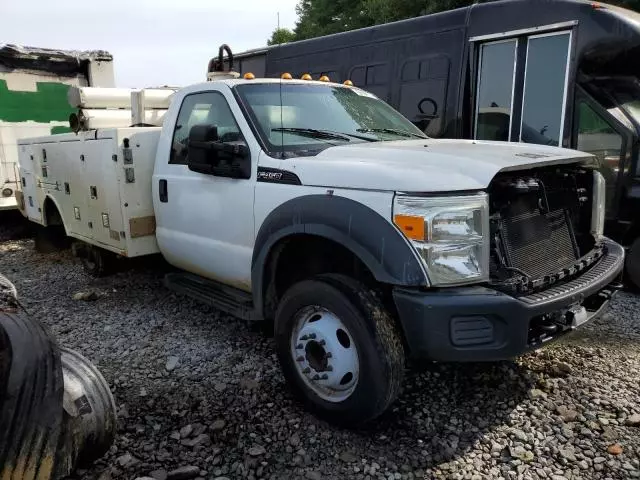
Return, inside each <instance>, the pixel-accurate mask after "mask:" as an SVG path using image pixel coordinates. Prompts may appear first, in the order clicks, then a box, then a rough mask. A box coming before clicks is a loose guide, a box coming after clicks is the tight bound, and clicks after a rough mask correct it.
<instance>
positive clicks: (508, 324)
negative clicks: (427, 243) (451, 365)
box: [393, 241, 624, 361]
mask: <svg viewBox="0 0 640 480" xmlns="http://www.w3.org/2000/svg"><path fill="white" fill-rule="evenodd" d="M606 247H607V248H606V252H607V253H606V254H605V255H604V256H603V257H602V258H601V259H600V260H599V261H598V263H596V264H595V265H594V266H593V267H591V269H589V270H588V271H586V272H585V273H583V274H582V275H580V276H579V277H576V278H574V279H573V280H571V281H569V282H567V283H564V284H562V285H558V286H554V287H551V288H548V289H546V290H544V291H542V292H538V293H535V294H532V295H529V296H525V297H517V298H516V297H512V296H510V295H507V294H504V293H501V292H497V291H495V290H493V289H490V288H487V287H481V286H478V287H457V288H446V289H438V290H432V291H424V290H422V291H419V290H414V289H405V288H396V289H394V292H393V296H394V300H395V303H396V307H397V310H398V314H399V318H400V323H401V325H402V327H403V330H404V334H405V338H406V341H407V344H408V346H409V350H410V354H411V356H413V357H421V358H429V359H432V360H438V361H493V360H504V359H509V358H514V357H517V356H518V355H521V354H523V353H525V352H527V351H530V350H533V349H536V348H538V347H539V346H541V345H542V344H544V343H546V342H548V341H550V340H554V339H556V338H558V337H559V336H561V335H562V334H564V333H567V332H569V331H572V330H574V329H575V328H577V326H578V325H583V324H584V323H586V322H588V321H591V320H593V319H595V318H597V317H599V316H600V315H601V314H602V313H603V312H604V310H605V309H606V306H607V304H608V303H609V301H610V300H611V298H612V297H613V295H614V294H615V292H616V289H615V288H613V287H612V284H613V283H614V282H616V281H617V278H618V277H619V276H620V274H621V272H622V270H623V267H624V249H623V248H622V247H621V246H620V245H618V244H617V243H614V242H611V241H607V243H606ZM580 307H584V308H585V310H581V309H580Z"/></svg>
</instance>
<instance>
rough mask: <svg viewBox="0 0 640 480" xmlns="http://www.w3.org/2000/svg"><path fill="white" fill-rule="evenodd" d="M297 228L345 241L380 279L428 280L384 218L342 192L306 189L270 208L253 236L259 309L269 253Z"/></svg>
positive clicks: (401, 281) (407, 282)
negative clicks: (307, 192) (309, 191)
mask: <svg viewBox="0 0 640 480" xmlns="http://www.w3.org/2000/svg"><path fill="white" fill-rule="evenodd" d="M296 234H308V235H315V236H319V237H324V238H327V239H329V240H332V241H334V242H336V243H339V244H340V245H343V246H344V247H345V248H347V249H348V250H350V251H351V252H352V253H353V254H354V255H356V256H357V257H358V258H359V259H360V260H361V261H362V263H363V264H364V265H366V266H367V268H368V269H369V270H370V271H371V273H372V274H373V276H374V277H375V279H376V280H377V281H379V282H381V283H386V284H390V285H398V286H406V287H416V286H425V285H428V281H427V277H426V275H425V272H424V269H423V267H422V264H421V263H420V260H419V259H418V257H417V255H416V253H415V251H414V250H413V248H412V247H411V246H410V245H409V243H408V242H407V241H406V239H405V238H404V237H403V236H402V234H401V233H400V232H398V230H397V229H396V227H395V226H394V225H393V224H392V223H390V222H389V221H388V220H387V219H385V218H384V217H382V216H381V215H380V214H378V213H377V212H375V211H374V210H372V209H371V208H369V207H367V206H366V205H363V204H362V203H359V202H357V201H355V200H351V199H348V198H345V197H340V196H334V195H306V196H303V197H298V198H294V199H292V200H289V201H287V202H285V203H283V204H282V205H280V206H278V207H277V208H276V209H274V210H273V211H272V212H271V213H270V214H269V215H268V216H267V218H266V219H265V220H264V222H263V223H262V225H261V226H260V230H259V231H258V235H257V236H256V242H255V246H254V251H253V258H252V262H251V283H252V287H253V288H252V290H253V296H254V307H255V308H256V310H257V311H258V313H260V314H262V310H263V300H264V299H263V295H264V286H265V285H264V282H265V269H266V266H267V261H268V259H269V253H270V252H271V249H272V248H273V247H274V246H275V245H276V244H277V243H278V242H279V241H281V240H282V239H284V238H286V237H288V236H291V235H296Z"/></svg>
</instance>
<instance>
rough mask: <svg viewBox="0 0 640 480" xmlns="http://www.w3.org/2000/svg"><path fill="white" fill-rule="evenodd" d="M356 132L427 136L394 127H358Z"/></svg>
mask: <svg viewBox="0 0 640 480" xmlns="http://www.w3.org/2000/svg"><path fill="white" fill-rule="evenodd" d="M358 132H361V133H370V132H371V133H392V134H394V135H400V136H401V137H418V138H427V137H425V136H423V135H420V134H418V133H413V132H407V131H405V130H396V129H395V128H359V129H358Z"/></svg>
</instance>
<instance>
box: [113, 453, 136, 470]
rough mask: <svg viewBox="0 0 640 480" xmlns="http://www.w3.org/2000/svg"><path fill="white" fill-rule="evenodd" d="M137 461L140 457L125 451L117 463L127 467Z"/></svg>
mask: <svg viewBox="0 0 640 480" xmlns="http://www.w3.org/2000/svg"><path fill="white" fill-rule="evenodd" d="M137 462H138V459H136V458H135V457H133V456H132V455H131V454H130V453H125V454H124V455H120V456H119V457H118V458H117V459H116V463H117V464H118V465H120V466H121V467H125V468H126V467H129V466H131V465H134V464H135V463H137Z"/></svg>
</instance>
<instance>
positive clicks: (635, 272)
mask: <svg viewBox="0 0 640 480" xmlns="http://www.w3.org/2000/svg"><path fill="white" fill-rule="evenodd" d="M626 257H627V258H626V260H625V270H626V271H627V278H628V279H629V280H630V281H631V283H632V284H633V286H634V287H635V288H636V289H638V290H640V237H638V238H636V239H635V241H634V242H633V243H632V244H631V248H629V250H628V251H627V256H626Z"/></svg>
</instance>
